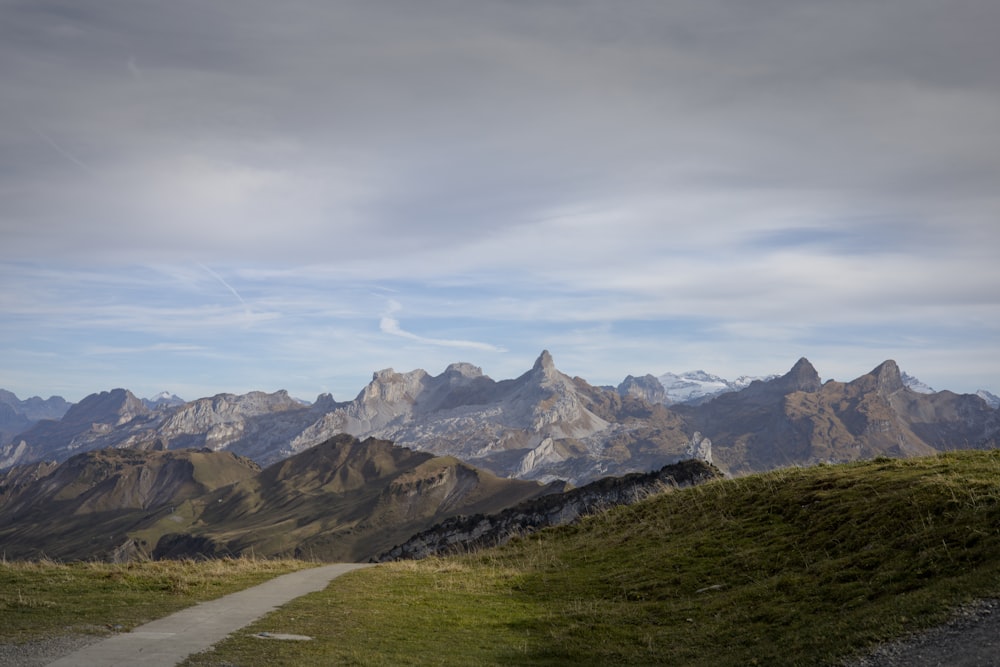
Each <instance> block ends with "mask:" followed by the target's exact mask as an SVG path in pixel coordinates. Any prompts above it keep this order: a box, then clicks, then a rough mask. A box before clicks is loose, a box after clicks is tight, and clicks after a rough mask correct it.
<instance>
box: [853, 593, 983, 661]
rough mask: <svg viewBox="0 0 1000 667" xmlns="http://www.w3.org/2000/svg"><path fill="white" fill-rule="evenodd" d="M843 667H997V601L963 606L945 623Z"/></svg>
mask: <svg viewBox="0 0 1000 667" xmlns="http://www.w3.org/2000/svg"><path fill="white" fill-rule="evenodd" d="M845 667H1000V600H980V601H979V602H976V603H974V604H969V605H965V606H964V607H962V608H960V609H959V610H958V612H957V613H956V614H955V617H954V618H953V619H952V620H951V621H949V622H948V623H946V624H944V625H942V626H939V627H936V628H932V629H930V630H928V631H926V632H923V633H920V634H917V635H914V636H912V637H908V638H906V639H901V640H899V641H896V642H892V643H890V644H884V645H882V646H880V647H879V648H877V649H876V650H875V651H873V652H872V653H871V654H869V655H868V656H866V657H864V658H861V659H860V660H856V661H854V662H849V663H845Z"/></svg>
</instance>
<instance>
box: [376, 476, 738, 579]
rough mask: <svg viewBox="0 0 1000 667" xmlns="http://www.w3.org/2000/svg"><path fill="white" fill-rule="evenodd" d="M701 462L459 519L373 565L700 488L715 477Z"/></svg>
mask: <svg viewBox="0 0 1000 667" xmlns="http://www.w3.org/2000/svg"><path fill="white" fill-rule="evenodd" d="M721 476H722V475H721V473H720V472H719V471H718V470H717V469H716V468H714V467H712V466H711V465H709V464H707V463H705V462H704V461H694V460H690V461H681V462H679V463H674V464H671V465H668V466H665V467H663V468H661V469H660V470H659V471H656V472H651V473H645V474H644V473H633V474H630V475H625V476H624V477H606V478H604V479H600V480H597V481H595V482H591V483H590V484H587V485H586V486H583V487H581V488H578V489H572V490H569V491H566V492H564V493H558V494H552V495H546V496H542V497H541V498H537V499H535V500H529V501H526V502H523V503H521V504H519V505H517V506H515V507H512V508H510V509H507V510H504V511H502V512H500V513H498V514H492V515H483V514H477V515H473V516H460V517H455V518H453V519H449V520H447V521H444V522H442V523H440V524H438V525H436V526H434V527H432V528H430V529H428V530H426V531H423V532H421V533H418V534H417V535H414V536H413V537H411V538H410V539H409V540H407V541H406V542H404V543H403V544H401V545H398V546H395V547H393V548H392V549H390V550H388V551H386V552H385V553H383V554H380V555H379V556H378V558H376V559H375V560H376V561H378V562H385V561H392V560H410V559H419V558H426V557H428V556H432V555H440V554H448V553H455V552H459V551H468V550H473V549H479V548H484V547H491V546H497V545H500V544H504V543H506V542H507V541H508V540H510V539H511V538H513V537H520V536H524V535H528V534H530V533H533V532H535V531H537V530H540V529H542V528H547V527H549V526H562V525H566V524H570V523H573V522H575V521H577V520H579V519H580V518H581V517H584V516H587V515H590V514H594V513H595V512H599V511H603V510H606V509H608V508H611V507H615V506H617V505H629V504H631V503H634V502H637V501H639V500H641V499H643V498H646V497H648V496H649V495H650V494H653V493H659V492H661V491H663V490H664V489H668V488H679V487H685V486H692V485H695V484H701V483H703V482H706V481H709V480H712V479H716V478H719V477H721Z"/></svg>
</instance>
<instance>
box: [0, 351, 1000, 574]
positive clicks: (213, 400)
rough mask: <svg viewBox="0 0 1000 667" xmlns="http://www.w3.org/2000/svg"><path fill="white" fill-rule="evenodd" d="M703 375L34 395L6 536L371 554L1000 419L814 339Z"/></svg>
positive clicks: (948, 441) (59, 548)
mask: <svg viewBox="0 0 1000 667" xmlns="http://www.w3.org/2000/svg"><path fill="white" fill-rule="evenodd" d="M691 375H696V374H691ZM675 377H680V376H675ZM684 382H689V383H695V384H697V383H699V382H700V383H702V384H700V385H698V386H700V387H701V388H702V389H701V390H698V391H702V390H704V391H702V393H700V394H699V393H698V391H695V390H694V389H693V387H691V386H689V387H687V392H688V393H687V394H686V395H687V400H686V401H685V402H671V401H672V400H673V399H671V398H670V394H669V392H668V391H667V390H666V387H665V386H664V385H663V383H662V382H660V379H659V378H657V377H655V376H645V377H642V378H626V380H625V381H624V382H623V383H622V384H621V385H619V386H618V387H614V388H611V387H596V386H593V385H591V384H589V383H587V382H586V381H585V380H584V379H582V378H579V377H572V378H571V377H569V376H568V375H565V374H564V373H561V372H560V371H559V370H558V369H557V368H556V366H555V363H554V360H553V359H552V356H551V355H550V354H549V353H548V352H547V351H543V352H542V354H541V355H540V356H539V357H538V359H537V360H536V362H535V363H534V365H533V366H532V368H531V369H529V370H528V371H526V372H525V373H524V374H522V375H521V376H519V377H517V378H514V379H510V380H501V381H495V380H493V379H491V378H489V377H488V376H486V375H484V374H483V373H482V371H481V370H480V369H479V368H477V367H475V366H472V365H470V364H465V363H455V364H451V365H450V366H448V367H447V368H446V369H445V370H444V372H442V373H441V374H440V375H437V376H432V375H430V374H428V373H427V372H426V371H423V370H419V369H418V370H415V371H410V372H406V373H397V372H395V371H394V370H393V369H385V370H382V371H378V372H376V373H375V374H374V375H373V377H372V381H371V382H370V383H369V384H368V385H367V386H366V387H365V388H364V389H363V390H362V391H361V392H360V393H359V394H358V396H357V397H356V398H355V399H354V400H352V401H347V402H337V401H334V400H333V398H332V397H330V396H329V395H321V396H320V397H319V398H318V399H317V400H316V401H315V402H314V403H312V404H303V403H302V402H301V401H298V400H296V399H294V398H292V397H290V396H289V395H288V394H287V393H286V392H284V391H278V392H275V393H271V394H267V393H262V392H251V393H248V394H243V395H233V394H219V395H217V396H213V397H210V398H202V399H198V400H195V401H190V402H186V403H181V404H177V405H171V404H170V400H168V399H169V398H170V397H169V396H163V397H162V398H163V399H165V400H164V401H162V402H160V403H159V404H155V405H152V406H151V405H150V404H149V403H150V402H148V401H145V400H142V399H139V398H136V397H135V396H134V395H133V394H132V393H131V392H129V391H127V390H125V389H114V390H111V391H105V392H101V393H97V394H92V395H90V396H88V397H86V398H85V399H83V400H82V401H80V402H79V403H77V404H73V405H69V404H67V403H65V401H62V399H58V400H56V399H49V401H42V400H41V399H37V400H36V399H29V401H27V402H19V403H18V404H17V405H16V407H17V409H18V410H21V411H22V414H24V415H25V416H27V413H26V412H25V411H26V410H27V408H25V407H24V404H25V403H30V405H31V410H33V412H31V413H30V414H31V415H32V416H34V417H38V416H40V415H42V414H46V412H45V411H49V412H48V413H47V414H57V413H58V412H60V411H62V412H63V414H62V415H61V417H60V418H58V419H46V418H41V419H39V420H37V421H34V422H33V423H32V424H31V425H29V426H28V427H27V429H26V430H24V431H22V432H20V433H17V434H15V436H14V437H12V438H10V439H9V440H8V441H7V442H6V443H5V444H4V445H3V446H2V447H0V462H2V463H3V466H2V467H3V468H5V469H6V470H4V471H3V472H0V549H2V551H3V553H4V554H5V555H6V556H8V557H11V558H28V557H37V556H39V555H41V554H44V555H47V556H50V557H54V558H63V559H65V558H102V559H112V560H121V559H128V558H134V557H157V558H168V557H178V556H208V557H211V556H222V555H231V554H232V555H235V554H245V553H254V554H258V555H264V556H271V555H297V556H300V557H307V558H318V559H323V560H364V559H369V558H374V557H376V556H378V555H379V554H385V553H390V554H391V553H394V552H392V549H393V548H394V547H395V545H400V546H398V550H399V551H400V555H413V554H420V553H424V552H427V550H428V549H429V550H431V551H434V550H439V549H441V548H450V545H452V544H454V543H455V542H456V541H457V542H461V543H465V542H470V543H475V542H476V541H477V540H479V541H482V540H488V541H501V540H502V539H505V536H507V535H510V534H515V533H517V532H522V531H525V530H531V529H534V528H535V527H537V526H540V525H545V524H546V522H550V521H554V522H559V521H563V520H570V519H571V518H573V517H575V516H578V515H580V514H581V513H586V512H587V511H591V510H590V509H586V508H592V507H599V506H602V505H603V504H609V503H621V502H628V501H629V500H628V498H630V497H632V496H635V497H638V496H639V495H641V494H640V492H639V491H638V490H637V489H639V486H641V485H643V484H646V485H648V484H659V483H660V482H659V481H658V480H663V479H666V478H671V479H672V478H673V476H674V475H676V471H677V470H681V469H682V467H679V466H680V464H679V462H681V461H687V463H686V464H685V465H687V466H692V465H694V466H695V467H694V468H690V469H689V472H688V473H685V475H686V478H685V479H686V480H687V483H697V482H699V481H705V480H707V479H711V478H713V477H715V476H718V475H721V474H729V475H741V474H746V473H750V472H755V471H762V470H769V469H773V468H779V467H786V466H800V465H813V464H817V463H835V462H844V461H854V460H859V459H868V458H874V457H877V456H892V457H909V456H918V455H924V454H931V453H934V452H939V451H945V450H951V449H961V448H967V449H968V448H971V449H986V448H996V447H997V444H998V439H1000V411H998V409H997V408H996V407H995V406H994V405H991V404H990V403H989V402H988V401H987V400H986V398H984V397H983V396H980V395H971V394H966V395H958V394H954V393H952V392H948V391H940V392H935V391H933V390H932V389H931V388H930V387H926V385H922V384H919V383H918V381H914V379H912V378H908V377H907V376H905V375H904V374H903V373H902V371H900V369H899V367H898V366H897V365H896V363H895V362H894V361H891V360H888V361H885V362H883V363H881V364H879V365H878V366H877V367H876V368H874V369H873V370H872V371H871V372H869V373H866V374H864V375H862V376H860V377H858V378H856V379H854V380H851V381H849V382H836V381H832V380H830V381H826V382H823V381H821V379H820V376H819V374H818V373H817V371H816V369H815V368H814V367H813V366H812V364H811V363H810V362H809V361H808V360H807V359H804V358H803V359H800V360H799V361H798V362H796V363H795V365H794V366H793V367H792V368H791V369H790V370H789V371H788V372H787V373H785V374H784V375H781V376H776V377H769V378H760V379H754V380H750V381H749V383H748V384H746V386H744V387H742V388H740V387H738V386H735V387H734V386H729V385H726V384H725V383H720V382H719V381H717V380H715V379H712V376H709V375H708V374H697V375H696V376H695V377H688V378H687V379H686V380H684ZM720 384H721V385H723V386H724V388H720ZM658 387H659V389H658ZM675 387H676V385H675ZM706 387H710V388H712V389H713V391H714V390H716V389H718V391H715V393H714V394H708V393H707V391H708V390H707V389H706ZM914 387H916V388H914ZM674 396H675V397H676V396H677V394H676V393H675V394H674ZM12 397H13V395H12V394H9V392H8V393H6V394H4V395H3V398H4V400H5V403H4V404H6V405H10V403H11V402H13V401H14V400H16V397H13V398H12ZM175 402H176V401H175ZM667 403H669V405H668V404H667ZM11 408H12V409H11V412H15V410H14V406H11ZM28 421H31V417H28ZM671 466H674V467H671ZM698 466H701V467H698ZM684 469H688V468H684ZM657 470H659V471H660V472H659V473H649V471H657ZM616 478H621V479H616ZM637 484H639V486H637ZM574 487H582V488H578V489H574ZM643 488H645V487H643ZM644 492H645V491H643V493H644ZM414 535H416V537H413V536H414ZM411 538H412V539H411ZM388 557H395V556H392V555H389V556H388Z"/></svg>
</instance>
